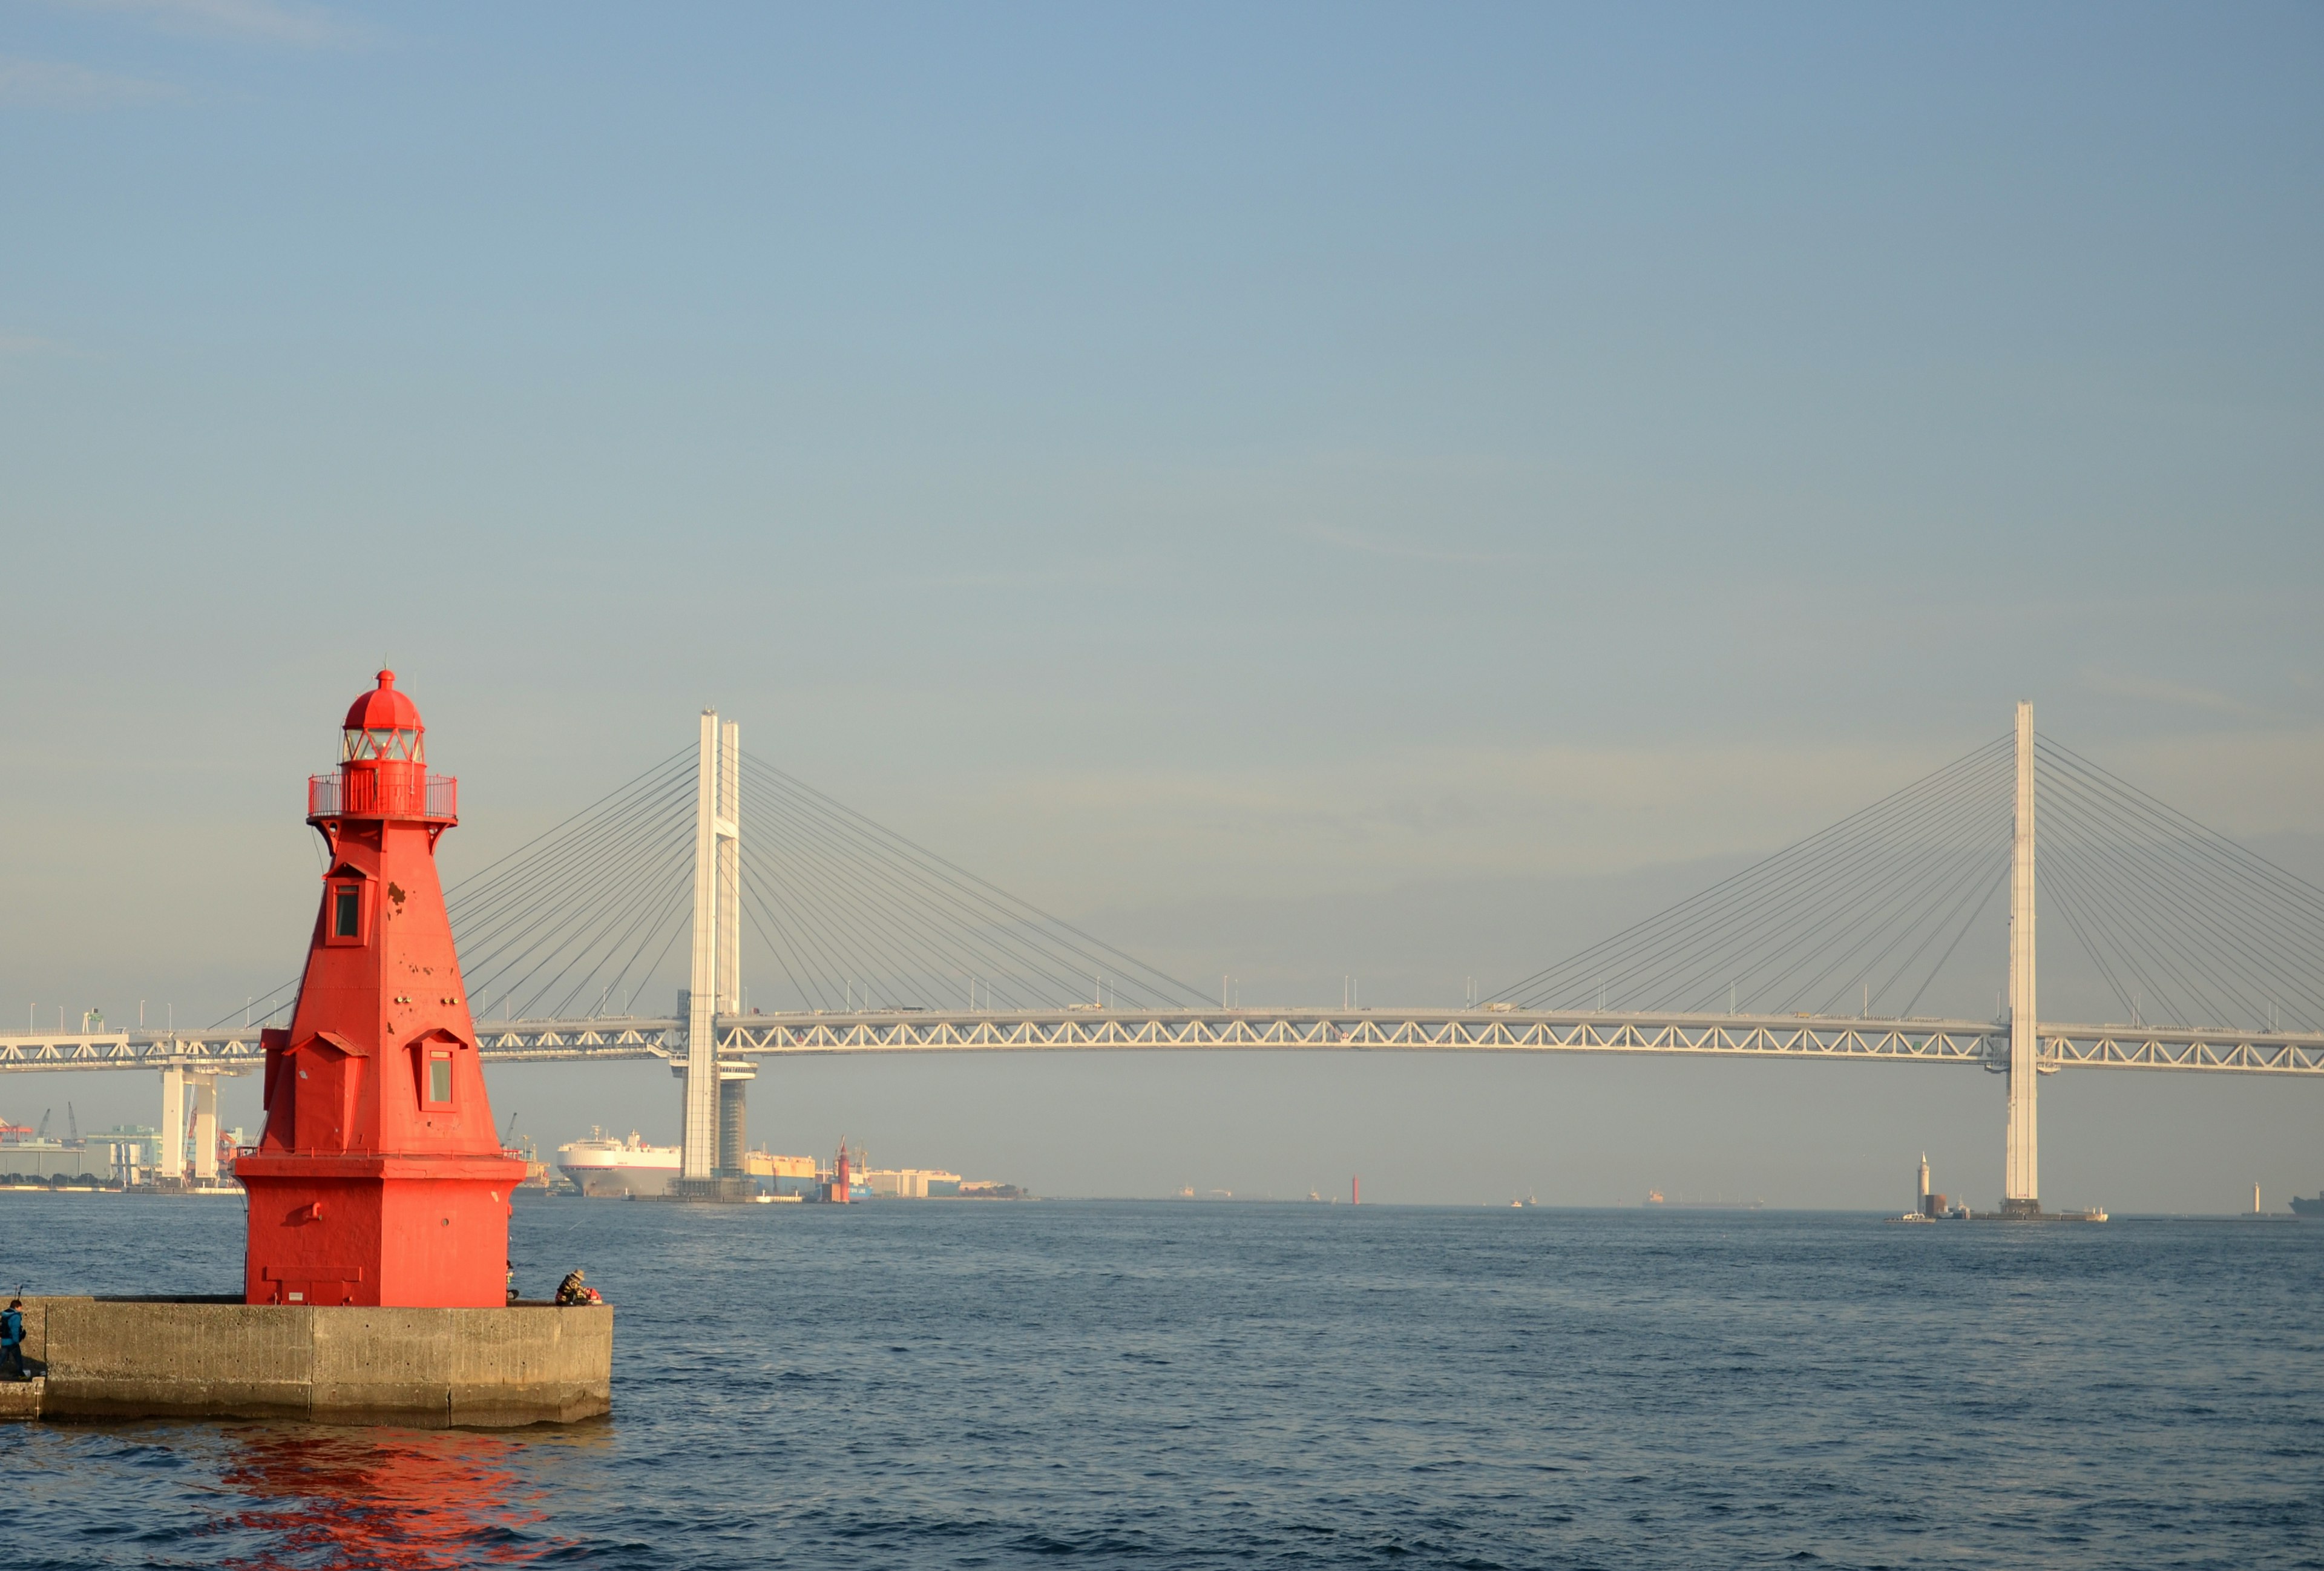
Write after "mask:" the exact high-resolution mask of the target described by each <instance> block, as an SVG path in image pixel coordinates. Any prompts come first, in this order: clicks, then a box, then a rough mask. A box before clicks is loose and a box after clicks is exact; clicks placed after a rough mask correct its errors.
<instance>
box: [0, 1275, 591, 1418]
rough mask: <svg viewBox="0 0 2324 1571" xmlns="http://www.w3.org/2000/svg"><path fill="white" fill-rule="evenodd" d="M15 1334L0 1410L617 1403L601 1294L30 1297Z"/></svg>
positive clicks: (541, 1412) (477, 1414)
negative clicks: (366, 1299)
mask: <svg viewBox="0 0 2324 1571" xmlns="http://www.w3.org/2000/svg"><path fill="white" fill-rule="evenodd" d="M24 1332H25V1337H24V1354H25V1358H26V1360H27V1362H28V1363H29V1364H30V1365H31V1367H32V1369H33V1371H34V1372H35V1373H36V1375H38V1376H39V1378H37V1379H35V1380H33V1381H30V1382H0V1419H44V1420H50V1421H56V1420H72V1419H299V1420H307V1421H310V1422H317V1423H345V1424H365V1423H378V1424H398V1425H405V1426H410V1427H412V1428H515V1427H518V1426H522V1425H530V1424H570V1423H576V1422H579V1421H582V1420H584V1419H595V1418H599V1417H603V1416H604V1415H605V1414H606V1413H609V1412H611V1411H612V1409H613V1307H612V1306H611V1305H604V1304H593V1305H581V1306H572V1307H558V1306H555V1305H546V1304H539V1305H535V1304H520V1305H515V1306H511V1307H506V1308H477V1309H438V1308H364V1307H346V1308H317V1307H314V1306H309V1305H272V1304H245V1303H243V1302H242V1301H240V1300H239V1299H235V1298H60V1297H49V1298H26V1299H25V1300H24Z"/></svg>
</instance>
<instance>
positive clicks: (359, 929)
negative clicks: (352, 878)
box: [331, 883, 363, 938]
mask: <svg viewBox="0 0 2324 1571" xmlns="http://www.w3.org/2000/svg"><path fill="white" fill-rule="evenodd" d="M331 937H333V938H362V937H363V885H361V884H359V883H343V884H341V885H339V886H338V888H337V890H336V891H335V892H333V893H332V896H331Z"/></svg>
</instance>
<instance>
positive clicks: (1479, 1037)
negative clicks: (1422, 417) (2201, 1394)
mask: <svg viewBox="0 0 2324 1571" xmlns="http://www.w3.org/2000/svg"><path fill="white" fill-rule="evenodd" d="M685 1030H686V1027H685V1022H684V1021H678V1020H675V1019H659V1018H609V1019H598V1020H570V1021H561V1020H547V1021H484V1022H481V1023H480V1024H479V1025H478V1026H477V1028H476V1034H477V1038H478V1046H479V1048H480V1049H481V1050H482V1052H483V1054H484V1057H485V1058H487V1059H489V1060H492V1061H493V1062H497V1063H523V1062H546V1061H557V1060H564V1061H575V1060H587V1059H594V1058H608V1059H611V1058H665V1059H679V1058H684V1057H685ZM716 1030H717V1034H718V1047H719V1052H720V1054H721V1055H722V1056H723V1057H728V1058H781V1057H786V1056H789V1055H793V1054H806V1053H905V1052H1032V1051H1053V1052H1054V1051H1064V1052H1088V1051H1138V1052H1154V1051H1163V1052H1167V1051H1202V1052H1216V1051H1229V1052H1231V1051H1238V1050H1241V1051H1268V1052H1273V1051H1310V1050H1313V1051H1326V1050H1330V1051H1350V1050H1355V1051H1360V1050H1366V1049H1371V1050H1378V1051H1386V1052H1566V1053H1691V1054H1711V1055H1720V1056H1725V1057H1729V1058H1822V1059H1854V1060H1865V1061H1873V1062H1887V1063H1950V1064H1979V1065H1983V1066H1985V1067H1988V1068H1993V1069H1997V1070H1998V1069H2002V1068H2006V1066H2007V1062H2008V1050H2009V1033H2008V1028H2007V1026H2006V1024H1998V1023H1996V1022H1995V1021H1969V1020H1877V1019H1871V1020H1867V1019H1858V1018H1854V1017H1848V1016H1805V1015H1689V1014H1619V1013H1604V1012H1527V1011H1520V1010H1497V1009H1491V1008H1483V1009H1465V1010H1437V1011H1405V1010H1324V1009H1287V1010H1267V1009H1231V1010H1216V1009H1205V1010H1115V1009H1105V1010H1099V1009H1067V1010H1037V1011H1027V1012H1005V1011H1004V1012H992V1011H973V1012H972V1011H965V1010H964V1011H960V1012H942V1011H919V1010H871V1011H863V1012H855V1013H847V1014H842V1013H814V1014H807V1013H790V1014H752V1015H725V1016H721V1017H719V1019H718V1021H717V1025H716ZM2040 1036H2041V1044H2042V1045H2041V1057H2042V1067H2043V1069H2044V1070H2045V1071H2047V1070H2051V1069H2057V1068H2069V1067H2073V1068H2080V1067H2089V1068H2126V1069H2189V1070H2204V1071H2213V1072H2231V1073H2245V1074H2264V1075H2324V1035H2317V1034H2303V1033H2293V1032H2269V1031H2260V1032H2251V1031H2236V1030H2226V1029H2214V1028H2205V1027H2191V1026H2152V1025H2136V1026H2126V1025H2081V1024H2061V1023H2056V1022H2045V1023H2044V1024H2043V1026H2042V1028H2041V1032H2040ZM262 1057H263V1054H262V1051H261V1049H260V1047H259V1038H258V1031H257V1030H256V1029H255V1028H235V1029H230V1030H217V1031H174V1032H173V1031H159V1030H157V1031H115V1032H96V1033H80V1032H53V1033H43V1032H30V1033H18V1034H0V1070H40V1069H50V1070H64V1069H157V1068H163V1067H170V1066H172V1065H175V1066H180V1067H184V1068H187V1069H189V1070H193V1071H196V1072H202V1071H207V1070H216V1071H223V1072H234V1071H239V1070H243V1069H247V1068H249V1067H252V1066H254V1065H255V1064H257V1063H258V1062H259V1061H260V1059H261V1058H262Z"/></svg>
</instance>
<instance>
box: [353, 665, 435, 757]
mask: <svg viewBox="0 0 2324 1571" xmlns="http://www.w3.org/2000/svg"><path fill="white" fill-rule="evenodd" d="M427 729H428V727H427V726H425V725H421V724H420V706H419V705H417V704H415V703H413V702H412V701H411V700H410V698H407V697H405V696H404V695H403V694H401V693H400V692H398V691H396V688H395V673H394V672H393V671H387V670H383V671H382V672H380V673H379V686H378V687H376V688H373V689H372V690H371V691H370V692H368V693H365V694H364V696H363V697H361V698H357V699H356V700H355V702H354V703H353V704H351V705H349V706H348V707H347V717H346V736H345V741H344V744H343V745H342V746H341V748H340V753H339V756H340V758H341V759H342V760H343V761H346V762H355V761H356V760H358V759H367V758H394V759H412V760H415V761H417V760H421V759H424V758H425V757H426V756H427V754H426V753H425V751H424V749H423V744H422V743H421V742H420V734H421V733H422V732H424V731H426V730H427Z"/></svg>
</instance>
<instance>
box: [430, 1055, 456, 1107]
mask: <svg viewBox="0 0 2324 1571" xmlns="http://www.w3.org/2000/svg"><path fill="white" fill-rule="evenodd" d="M428 1101H429V1105H430V1106H435V1107H444V1106H448V1105H450V1104H451V1101H452V1055H451V1054H449V1053H430V1054H429V1055H428Z"/></svg>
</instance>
